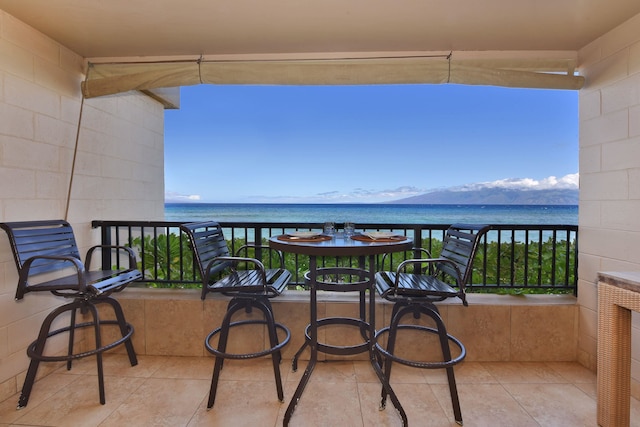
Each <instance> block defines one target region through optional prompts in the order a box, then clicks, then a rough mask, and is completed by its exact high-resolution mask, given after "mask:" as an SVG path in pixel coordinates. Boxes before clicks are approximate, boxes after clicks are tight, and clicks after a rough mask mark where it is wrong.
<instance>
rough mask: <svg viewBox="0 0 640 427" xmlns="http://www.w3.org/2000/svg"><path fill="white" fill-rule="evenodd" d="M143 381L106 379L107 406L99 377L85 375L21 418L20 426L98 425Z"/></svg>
mask: <svg viewBox="0 0 640 427" xmlns="http://www.w3.org/2000/svg"><path fill="white" fill-rule="evenodd" d="M143 381H144V380H143V379H140V378H126V377H109V378H105V394H106V403H105V404H104V405H101V404H100V401H99V395H98V377H97V376H96V375H84V376H81V377H79V378H78V380H77V381H74V382H73V383H72V384H70V385H68V386H66V387H64V388H62V389H60V391H58V392H57V393H56V394H54V395H53V396H51V397H50V398H48V399H47V400H46V401H45V402H43V403H41V404H40V405H38V406H37V407H36V408H34V409H33V410H31V411H29V412H28V413H27V414H25V415H24V416H23V417H20V418H19V419H18V420H17V422H18V423H26V424H32V425H47V426H79V425H96V426H97V425H99V424H100V423H101V422H102V421H103V420H105V419H106V418H107V417H108V416H109V415H110V414H111V413H112V412H113V411H114V410H116V408H118V406H120V405H121V404H122V402H124V401H125V400H127V399H128V398H129V396H131V395H132V393H134V392H135V391H136V390H137V389H138V388H139V387H140V385H141V384H142V382H143Z"/></svg>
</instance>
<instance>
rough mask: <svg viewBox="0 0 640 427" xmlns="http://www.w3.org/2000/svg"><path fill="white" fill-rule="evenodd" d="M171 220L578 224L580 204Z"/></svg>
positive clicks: (186, 210) (231, 206)
mask: <svg viewBox="0 0 640 427" xmlns="http://www.w3.org/2000/svg"><path fill="white" fill-rule="evenodd" d="M165 220H167V221H202V220H214V221H218V222H310V223H322V222H325V221H334V222H338V223H341V222H345V221H351V222H355V223H356V224H358V223H373V224H393V223H400V224H453V223H456V222H463V223H464V222H470V223H487V224H556V225H577V224H578V206H576V205H403V204H275V203H274V204H265V203H256V204H251V203H167V204H165Z"/></svg>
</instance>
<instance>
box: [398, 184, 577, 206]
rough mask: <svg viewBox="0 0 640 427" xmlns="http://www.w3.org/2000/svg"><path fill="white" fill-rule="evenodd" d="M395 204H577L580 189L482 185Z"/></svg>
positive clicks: (424, 195) (432, 193) (417, 197)
mask: <svg viewBox="0 0 640 427" xmlns="http://www.w3.org/2000/svg"><path fill="white" fill-rule="evenodd" d="M389 203H394V204H416V205H419V204H425V205H427V204H443V205H458V204H465V205H577V204H578V190H572V189H555V190H527V189H507V188H499V187H493V188H480V189H477V190H455V189H449V190H438V191H433V192H430V193H426V194H421V195H419V196H413V197H407V198H406V199H400V200H395V201H393V202H389Z"/></svg>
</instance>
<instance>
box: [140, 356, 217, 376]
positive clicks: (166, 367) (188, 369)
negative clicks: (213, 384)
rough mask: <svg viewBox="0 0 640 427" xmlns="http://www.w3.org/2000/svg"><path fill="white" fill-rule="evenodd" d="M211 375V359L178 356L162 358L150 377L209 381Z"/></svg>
mask: <svg viewBox="0 0 640 427" xmlns="http://www.w3.org/2000/svg"><path fill="white" fill-rule="evenodd" d="M212 373H213V358H212V357H189V356H178V357H167V358H164V360H163V362H162V363H161V364H160V366H159V367H158V369H157V370H156V371H155V372H154V373H153V375H152V377H153V378H190V379H199V380H211V374H212Z"/></svg>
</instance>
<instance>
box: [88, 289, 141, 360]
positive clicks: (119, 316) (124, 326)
mask: <svg viewBox="0 0 640 427" xmlns="http://www.w3.org/2000/svg"><path fill="white" fill-rule="evenodd" d="M98 303H105V304H109V305H110V306H111V308H112V309H113V312H114V314H115V316H116V320H117V322H118V327H119V328H120V333H121V334H122V336H123V337H124V336H125V335H127V334H128V333H129V327H130V326H129V324H128V323H127V321H126V319H125V317H124V311H123V310H122V306H121V305H120V303H119V302H118V300H116V299H115V298H111V297H106V298H100V299H99V300H98V301H96V304H98ZM124 346H125V348H126V349H127V355H128V356H129V363H131V366H136V365H137V364H138V358H137V356H136V352H135V350H134V348H133V342H132V341H131V338H129V339H128V340H126V341H125V342H124Z"/></svg>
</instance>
